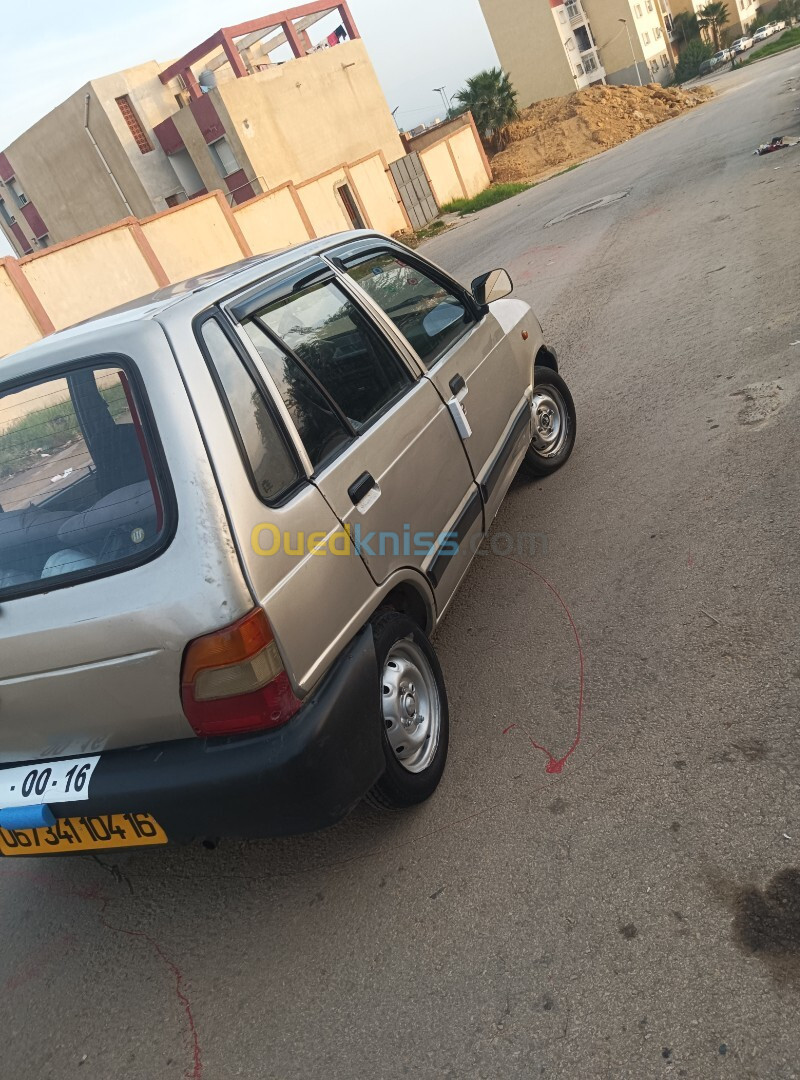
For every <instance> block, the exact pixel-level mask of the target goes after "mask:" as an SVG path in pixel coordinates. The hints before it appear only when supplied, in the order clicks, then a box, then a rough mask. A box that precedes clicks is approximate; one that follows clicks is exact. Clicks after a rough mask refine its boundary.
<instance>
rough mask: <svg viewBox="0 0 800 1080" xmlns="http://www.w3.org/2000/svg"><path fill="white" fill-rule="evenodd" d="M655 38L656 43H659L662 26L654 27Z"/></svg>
mask: <svg viewBox="0 0 800 1080" xmlns="http://www.w3.org/2000/svg"><path fill="white" fill-rule="evenodd" d="M653 37H654V38H655V40H656V41H658V39H659V38H660V37H661V27H660V26H654V27H653Z"/></svg>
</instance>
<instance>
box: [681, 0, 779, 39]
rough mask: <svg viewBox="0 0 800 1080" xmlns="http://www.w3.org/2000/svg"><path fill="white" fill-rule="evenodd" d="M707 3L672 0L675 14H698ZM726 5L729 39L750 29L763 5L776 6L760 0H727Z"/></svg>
mask: <svg viewBox="0 0 800 1080" xmlns="http://www.w3.org/2000/svg"><path fill="white" fill-rule="evenodd" d="M707 3H708V0H670V6H671V7H672V13H673V15H677V14H678V13H679V12H688V13H689V14H691V15H697V14H699V13H700V11H701V10H702V8H704V7H705V6H706V4H707ZM725 6H726V7H727V9H728V21H727V23H725V25H724V27H723V28H722V33H723V37H724V38H725V40H727V41H734V40H735V39H736V38H738V37H741V36H742V35H743V34H744V33H745V32H746V31H747V30H749V29H750V25H751V24H752V23H753V22H755V19H756V16H757V15H758V14H759V12H760V11H761V8H762V6H763V7H767V8H769V7H774V4H772V5H770V4H763V5H762V4H761V3H760V2H759V0H725ZM709 40H710V36H709Z"/></svg>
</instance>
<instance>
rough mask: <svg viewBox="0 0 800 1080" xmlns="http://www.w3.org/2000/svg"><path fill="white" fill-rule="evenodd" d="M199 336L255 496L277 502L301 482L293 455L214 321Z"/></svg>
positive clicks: (248, 376) (208, 321) (249, 376)
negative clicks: (250, 473) (225, 401)
mask: <svg viewBox="0 0 800 1080" xmlns="http://www.w3.org/2000/svg"><path fill="white" fill-rule="evenodd" d="M201 334H202V336H203V340H204V342H205V345H206V349H207V350H208V354H209V356H210V358H211V360H212V362H213V364H214V368H215V370H216V372H217V374H218V376H219V380H220V382H221V384H222V390H223V392H224V395H225V398H226V399H227V402H228V405H229V408H230V413H231V417H232V419H233V422H234V424H235V426H236V430H237V431H238V434H239V439H240V442H241V447H242V450H243V452H244V455H245V457H246V458H247V461H248V463H249V465H250V471H251V472H252V475H253V481H254V482H255V486H256V488H257V490H258V493H259V495H260V496H261V497H262V498H263V499H265V500H266V501H267V502H274V501H277V500H279V499H281V498H282V497H283V496H284V495H285V494H286V493H287V492H288V491H290V490H291V489H292V488H293V487H294V486H295V485H296V484H297V483H298V482H299V481H300V480H301V479H302V478H303V477H302V476H301V473H300V470H299V467H298V465H297V462H296V461H295V458H294V455H293V454H292V452H291V450H290V449H289V446H288V444H287V442H286V439H285V438H284V435H283V433H282V431H281V429H280V427H279V426H278V425H277V424H276V422H275V420H274V419H273V416H272V414H271V412H270V410H269V408H268V407H267V404H266V402H265V401H264V398H263V397H262V395H261V392H260V390H259V389H258V387H257V386H256V384H255V382H254V381H253V378H252V376H251V375H250V374H249V372H248V371H247V369H246V368H245V366H244V364H243V363H242V360H241V358H240V357H239V354H238V352H237V351H236V349H235V348H234V346H233V345H232V344H231V342H230V341H229V339H228V337H227V335H226V334H225V332H224V330H223V329H222V327H221V326H220V325H219V323H218V322H217V321H216V319H209V320H207V321H206V322H204V323H203V325H202V328H201Z"/></svg>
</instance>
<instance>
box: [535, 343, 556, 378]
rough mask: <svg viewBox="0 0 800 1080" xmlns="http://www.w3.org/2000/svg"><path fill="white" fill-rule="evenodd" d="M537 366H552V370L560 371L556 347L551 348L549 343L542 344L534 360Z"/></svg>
mask: <svg viewBox="0 0 800 1080" xmlns="http://www.w3.org/2000/svg"><path fill="white" fill-rule="evenodd" d="M533 363H534V366H535V367H546V368H550V370H551V371H555V372H558V357H557V356H556V351H555V349H549V348H548V347H547V345H542V346H541V347H540V349H539V351H538V352H537V354H536V359H535V360H534V362H533Z"/></svg>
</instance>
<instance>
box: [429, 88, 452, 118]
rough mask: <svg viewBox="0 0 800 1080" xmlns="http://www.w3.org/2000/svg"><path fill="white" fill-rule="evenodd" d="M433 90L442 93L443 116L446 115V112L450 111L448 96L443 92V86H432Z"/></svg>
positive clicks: (435, 92)
mask: <svg viewBox="0 0 800 1080" xmlns="http://www.w3.org/2000/svg"><path fill="white" fill-rule="evenodd" d="M433 92H434V94H441V95H442V104H443V105H444V114H445V117H446V116H447V114H448V113H449V112H450V108H451V106H450V98H449V97H448V96H447V94H446V93H445V87H443V86H434V88H433Z"/></svg>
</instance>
